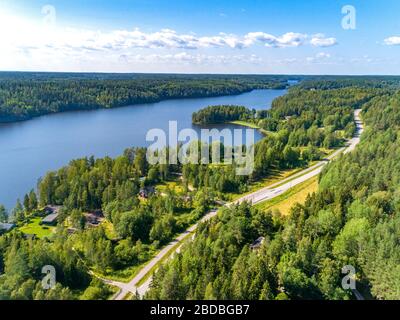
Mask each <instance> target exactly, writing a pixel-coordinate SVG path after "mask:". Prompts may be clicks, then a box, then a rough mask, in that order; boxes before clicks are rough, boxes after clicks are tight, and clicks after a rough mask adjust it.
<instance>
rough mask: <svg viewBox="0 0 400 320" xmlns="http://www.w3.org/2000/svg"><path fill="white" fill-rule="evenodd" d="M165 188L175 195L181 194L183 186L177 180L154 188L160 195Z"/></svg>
mask: <svg viewBox="0 0 400 320" xmlns="http://www.w3.org/2000/svg"><path fill="white" fill-rule="evenodd" d="M167 188H168V189H169V190H173V191H175V192H177V193H180V192H183V186H182V184H181V181H179V180H175V181H167V182H164V183H160V184H158V185H157V186H156V190H157V191H158V192H160V193H165V192H166V190H167Z"/></svg>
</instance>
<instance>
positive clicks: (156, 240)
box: [0, 74, 400, 300]
mask: <svg viewBox="0 0 400 320" xmlns="http://www.w3.org/2000/svg"><path fill="white" fill-rule="evenodd" d="M30 76H31V77H32V76H33V75H30ZM36 77H37V78H38V79H37V81H38V82H39V83H40V82H41V81H44V83H47V81H48V78H45V79H46V80H43V79H42V77H44V76H43V75H41V74H39V75H36ZM73 77H74V75H71V79H74V78H73ZM81 77H83V76H82V75H81ZM98 77H101V75H100V74H99V75H98ZM108 77H112V76H111V75H109V76H108ZM0 79H1V77H0ZM71 79H68V81H67V82H68V83H70V82H69V81H75V80H71ZM31 80H32V79H30V80H29V81H31ZM16 81H17V82H18V81H25V80H24V79H22V80H21V79H20V78H18V79H17V80H16ZM50 81H55V82H57V81H59V79H57V78H56V75H54V79H51V80H50ZM76 81H81V80H76ZM82 81H87V80H86V79H83V80H82ZM89 81H103V79H96V80H89ZM105 81H110V83H113V82H114V81H115V79H112V78H111V79H106V80H105ZM119 81H128V82H129V81H131V80H125V79H120V80H119ZM138 81H140V82H145V81H147V79H146V77H144V76H143V78H140V79H139V80H138ZM157 81H165V79H162V80H157ZM167 81H169V80H168V79H167ZM196 81H205V80H204V79H200V80H196ZM206 81H210V80H208V79H207V80H206ZM217 81H222V82H224V81H225V80H223V79H218V80H217ZM313 81H316V80H313ZM319 81H320V82H321V83H320V82H318V81H317V82H314V83H313V84H312V85H311V84H309V85H310V87H307V86H306V84H307V81H306V82H305V83H301V84H300V85H298V86H294V87H292V88H290V89H289V92H288V94H287V95H285V96H283V97H280V98H277V99H276V100H275V101H274V102H273V105H272V108H271V109H270V110H262V111H258V112H253V111H252V110H250V109H248V108H246V107H235V106H217V107H213V106H210V107H208V108H206V109H203V110H201V111H200V112H199V114H202V116H201V118H202V119H214V120H210V121H215V119H217V120H218V122H226V121H232V119H231V118H232V117H236V115H234V116H232V115H233V114H236V110H240V115H239V113H237V114H238V115H239V118H240V119H245V120H246V121H248V122H251V123H254V124H257V125H258V126H259V127H261V128H264V129H265V130H266V131H268V133H267V134H266V135H265V137H264V138H263V139H262V140H260V141H259V142H257V143H256V145H255V170H254V172H253V173H252V175H250V176H237V175H235V166H236V165H235V163H233V164H222V165H218V166H214V165H204V164H200V163H199V164H183V165H182V164H179V165H172V164H163V165H159V164H157V165H151V164H149V163H148V161H147V159H146V152H147V150H146V149H145V148H136V147H132V148H128V149H126V150H125V152H124V153H123V154H122V155H121V156H119V157H117V158H114V159H113V158H110V157H105V158H101V159H96V158H94V157H86V158H83V159H76V160H72V161H71V162H70V163H69V165H68V166H65V167H63V168H60V169H59V170H57V171H53V172H48V173H47V174H46V175H45V176H44V177H42V178H41V179H40V181H39V183H38V186H37V191H34V190H32V191H31V192H30V193H28V194H27V195H26V196H25V197H24V198H23V199H22V201H18V202H17V204H16V206H15V208H14V209H13V210H12V212H10V217H9V218H8V217H7V215H6V213H5V209H4V208H3V207H2V206H0V222H5V221H11V222H14V223H15V224H16V228H15V229H14V230H12V231H10V232H7V233H4V234H3V235H1V236H0V300H7V299H26V300H31V299H48V300H52V299H83V300H86V299H108V298H110V297H111V296H112V294H113V293H115V292H114V288H112V287H110V286H109V285H106V284H104V283H103V282H102V281H100V280H99V279H98V278H97V277H96V276H95V275H98V276H101V277H112V278H115V279H125V280H127V279H129V278H130V277H131V276H132V274H134V273H135V271H137V270H138V268H140V267H141V266H143V264H144V263H145V262H147V261H149V259H151V258H152V257H153V256H154V255H155V254H156V253H157V252H158V251H159V250H160V249H161V248H162V247H163V246H164V245H165V244H167V243H169V242H170V241H171V240H173V239H174V237H175V236H176V235H177V234H179V233H180V232H183V231H184V230H186V229H187V228H188V227H189V226H191V225H192V224H194V223H196V222H197V221H199V219H200V218H201V217H203V216H204V215H205V214H206V213H207V212H209V211H210V210H211V209H213V208H216V207H218V206H219V203H220V202H221V201H229V200H230V195H231V194H233V193H236V194H244V193H246V192H248V191H249V190H250V188H251V186H252V184H253V183H255V182H257V181H260V180H261V179H264V178H266V177H270V176H272V175H273V173H274V172H276V171H277V170H278V171H282V170H287V169H296V168H299V169H300V168H306V167H308V166H309V165H310V164H312V163H313V162H314V161H316V160H320V159H323V157H324V156H325V155H327V154H329V153H330V152H332V151H333V150H335V149H337V148H338V147H341V146H343V145H344V144H345V142H346V139H348V138H351V137H352V136H353V135H354V132H355V125H354V114H353V112H354V109H358V108H362V110H363V111H362V117H363V121H364V122H365V124H366V125H367V129H366V131H365V133H364V134H363V137H362V142H361V144H360V145H359V146H358V147H357V149H356V151H354V152H353V153H350V154H347V155H344V156H341V157H340V158H339V159H338V160H336V161H334V162H332V163H331V164H329V165H328V166H327V167H326V168H325V169H324V170H323V172H322V174H321V176H320V178H319V180H320V181H319V182H320V183H319V185H320V187H319V191H318V192H317V193H315V194H313V195H312V196H310V197H308V199H307V201H306V203H305V204H304V205H300V204H298V205H295V206H294V207H293V208H292V210H291V214H290V215H289V216H282V215H281V214H280V213H279V212H277V211H269V210H261V209H256V208H253V207H251V206H250V205H249V204H248V203H243V204H241V205H238V206H233V207H230V208H221V209H220V210H219V213H218V216H217V217H215V218H214V219H212V220H210V221H209V222H207V223H203V224H200V226H199V228H198V230H197V233H196V237H195V239H194V241H192V242H190V243H188V244H187V245H185V247H184V248H183V250H181V252H180V253H179V254H177V255H176V256H175V257H174V258H173V259H172V260H170V261H168V262H166V263H165V264H164V265H163V266H162V267H160V268H159V270H158V271H157V273H156V274H155V276H154V279H153V283H152V285H151V290H150V291H149V292H148V293H147V295H146V297H145V298H147V299H271V300H272V299H351V298H352V295H351V292H348V291H344V290H342V289H341V287H340V281H341V276H342V275H341V268H342V267H343V266H344V265H353V266H354V267H355V269H356V270H357V281H358V282H359V283H360V284H361V285H362V286H363V288H365V290H366V291H368V292H369V293H370V294H371V296H372V297H374V298H378V299H390V298H400V297H399V295H398V287H399V284H398V283H397V282H396V281H398V279H400V277H399V274H398V267H397V265H398V264H399V259H400V257H399V254H398V252H399V250H398V242H399V239H398V234H399V232H398V231H397V229H398V228H399V226H400V225H398V224H399V223H400V220H399V218H398V217H397V214H396V212H397V210H398V206H399V205H400V202H399V197H398V195H399V190H400V189H399V183H400V182H399V181H400V180H399V179H400V178H399V177H400V167H399V161H398V153H397V151H399V150H398V148H399V146H400V145H399V142H398V132H399V128H398V126H399V125H400V111H399V101H400V100H399V98H400V94H399V93H397V91H396V89H395V88H393V87H392V86H390V85H388V86H387V87H386V86H384V87H382V86H381V85H379V82H377V81H372V80H371V81H372V83H373V85H371V84H370V82H368V83H367V84H366V83H365V82H364V81H361V82H360V83H358V85H357V84H354V83H353V82H349V83H347V84H342V85H340V86H338V85H337V82H340V80H332V81H331V80H319ZM67 82H64V81H61V83H62V84H63V85H65V84H66V83H67ZM150 82H151V81H150ZM222 82H221V86H222ZM189 83H190V82H186V81H185V80H182V85H187V86H188V87H189ZM316 84H318V85H316ZM38 85H40V84H38ZM311 86H312V87H311ZM214 88H215V87H214ZM223 88H224V89H222V90H229V89H227V88H230V84H229V82H227V83H226V87H223ZM190 90H192V89H190ZM193 90H194V89H193ZM243 115H246V117H245V118H241V117H242V116H243ZM207 121H209V120H206V121H205V123H206V122H207ZM201 122H203V121H201ZM198 147H199V148H201V147H204V146H203V145H202V144H201V143H200V142H199V143H198ZM206 147H210V146H206ZM222 147H223V146H221V148H222ZM166 152H171V150H169V149H167V150H166ZM32 187H34V186H32ZM49 205H53V206H56V205H57V206H60V208H61V209H60V216H59V219H58V221H57V225H56V226H54V227H52V232H51V234H50V235H49V236H40V237H39V236H37V237H29V236H27V234H26V233H24V232H23V230H24V229H23V228H24V227H26V226H27V225H29V224H30V223H32V221H33V220H34V219H36V218H42V217H44V216H45V215H46V210H45V208H46V206H49ZM98 211H101V212H102V214H103V215H104V219H103V220H102V221H101V223H99V224H98V225H96V226H93V225H90V224H89V223H88V220H87V215H88V214H91V213H95V212H98ZM21 230H22V231H21ZM259 237H264V238H265V241H264V243H263V245H262V247H261V249H260V250H257V251H255V250H251V249H250V245H251V244H252V243H253V242H254V240H255V239H257V238H259ZM44 265H53V266H55V268H56V271H57V286H56V287H55V288H54V289H52V290H44V289H43V288H42V286H41V279H42V278H43V274H42V273H41V269H42V267H43V266H44Z"/></svg>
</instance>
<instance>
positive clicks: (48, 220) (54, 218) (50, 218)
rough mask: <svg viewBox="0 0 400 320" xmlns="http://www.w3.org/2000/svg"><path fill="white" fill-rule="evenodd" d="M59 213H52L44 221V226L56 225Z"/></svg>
mask: <svg viewBox="0 0 400 320" xmlns="http://www.w3.org/2000/svg"><path fill="white" fill-rule="evenodd" d="M58 216H59V213H52V214H49V215H48V216H46V217H44V218H43V219H42V224H47V225H54V224H56V223H57V219H58Z"/></svg>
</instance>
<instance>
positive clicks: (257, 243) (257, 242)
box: [250, 237, 265, 250]
mask: <svg viewBox="0 0 400 320" xmlns="http://www.w3.org/2000/svg"><path fill="white" fill-rule="evenodd" d="M264 241H265V238H264V237H259V238H258V239H257V240H255V241H254V242H253V243H252V244H251V245H250V249H251V250H259V249H260V248H261V246H262V245H263V243H264Z"/></svg>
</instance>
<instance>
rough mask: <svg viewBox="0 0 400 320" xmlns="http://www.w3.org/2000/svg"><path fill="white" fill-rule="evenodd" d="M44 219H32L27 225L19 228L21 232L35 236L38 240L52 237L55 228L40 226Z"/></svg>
mask: <svg viewBox="0 0 400 320" xmlns="http://www.w3.org/2000/svg"><path fill="white" fill-rule="evenodd" d="M40 221H42V218H40V217H37V218H31V219H30V220H29V222H28V223H27V224H25V225H24V226H22V227H20V228H19V231H21V232H22V233H25V234H34V235H35V236H36V237H38V238H45V237H50V236H51V235H52V234H53V231H54V229H55V227H52V226H45V225H40Z"/></svg>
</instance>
